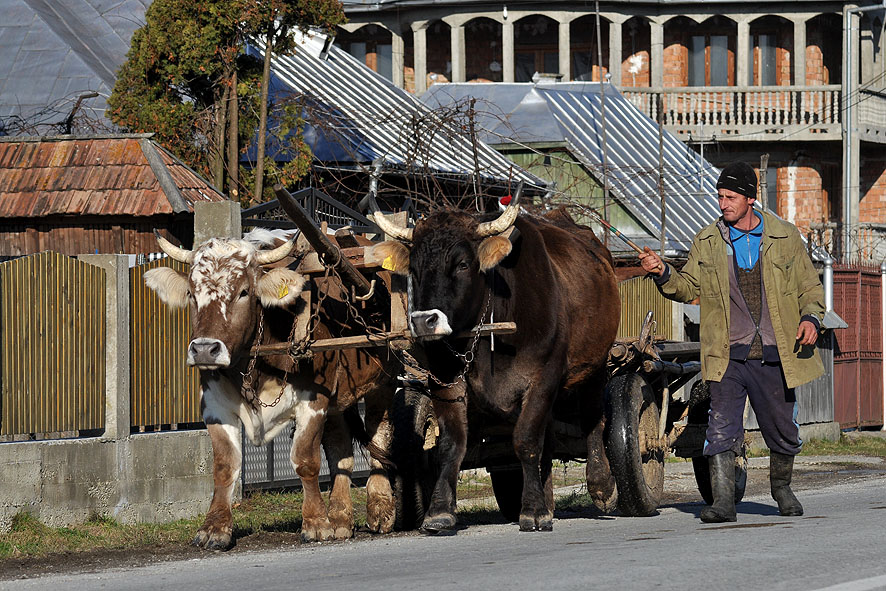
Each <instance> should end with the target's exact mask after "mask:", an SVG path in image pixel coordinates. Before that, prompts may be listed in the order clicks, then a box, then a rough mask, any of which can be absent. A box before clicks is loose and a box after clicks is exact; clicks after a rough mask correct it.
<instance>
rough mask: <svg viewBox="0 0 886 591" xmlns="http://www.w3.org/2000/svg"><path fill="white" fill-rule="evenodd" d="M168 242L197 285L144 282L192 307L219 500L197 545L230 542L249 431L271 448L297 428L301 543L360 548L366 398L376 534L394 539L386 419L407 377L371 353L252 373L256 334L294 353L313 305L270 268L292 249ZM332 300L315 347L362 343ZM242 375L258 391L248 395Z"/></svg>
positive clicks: (168, 275)
mask: <svg viewBox="0 0 886 591" xmlns="http://www.w3.org/2000/svg"><path fill="white" fill-rule="evenodd" d="M158 240H159V242H160V246H161V248H162V249H163V250H164V251H165V252H166V253H167V254H168V255H169V256H170V257H172V258H174V259H176V260H178V261H182V262H185V263H190V264H191V269H190V273H189V274H188V276H187V277H185V276H184V275H181V274H179V273H177V272H176V271H173V270H172V269H169V268H164V267H161V268H158V269H154V270H151V271H149V272H148V273H145V283H146V284H147V285H148V286H149V287H150V288H151V289H153V290H154V291H155V292H157V294H158V295H159V296H160V298H161V299H162V300H163V301H164V302H165V303H167V304H168V305H170V306H180V307H184V306H187V305H190V309H191V328H192V340H191V342H190V346H189V347H188V364H189V365H193V366H196V367H198V368H199V369H200V384H201V388H202V402H201V407H202V411H203V418H204V421H205V422H206V427H207V429H208V431H209V436H210V438H211V440H212V451H213V455H214V463H213V477H214V480H215V490H214V493H213V496H212V503H211V505H210V508H209V512H208V513H207V515H206V520H205V521H204V523H203V525H202V527H200V529H199V531H198V532H197V535H196V537H195V538H194V544H196V545H198V546H202V547H204V548H207V549H224V548H228V547H229V546H230V545H231V543H232V539H231V534H232V516H231V496H232V494H233V491H234V486H235V484H236V482H237V480H238V478H239V474H240V469H241V461H242V450H241V445H240V426H241V425H243V427H244V429H245V432H246V435H247V436H248V437H249V439H250V440H251V441H252V442H253V443H254V444H255V445H263V444H265V443H267V442H268V441H270V440H271V439H272V438H273V437H274V436H275V435H276V434H277V433H279V432H280V431H281V430H282V429H284V428H285V427H286V426H287V425H289V424H290V421H293V420H294V421H295V432H294V435H293V440H292V449H291V453H290V461H291V462H292V465H293V467H294V468H295V472H296V473H297V474H298V476H299V478H300V479H301V482H302V485H303V487H304V501H303V505H302V538H303V539H304V540H306V541H316V540H327V539H333V538H335V539H341V538H349V537H351V536H352V535H353V531H354V510H353V506H352V503H351V496H350V484H351V473H352V470H353V467H354V458H353V445H352V442H351V435H352V433H353V429H354V428H355V427H357V428H359V429H361V430H362V428H363V426H362V423H361V424H358V423H359V415H358V414H357V413H356V403H357V401H358V399H360V398H363V399H364V400H365V403H366V419H365V420H366V425H365V431H363V437H364V443H366V444H367V447H368V449H369V450H370V453H371V454H372V458H371V460H370V466H371V470H372V472H371V475H370V477H369V481H368V483H367V486H366V489H367V496H368V499H367V524H368V526H369V529H371V530H372V531H375V532H383V533H385V532H389V531H391V529H392V527H393V524H394V501H393V496H392V491H391V486H390V482H389V480H388V478H387V476H386V474H385V470H384V466H383V462H384V459H385V456H384V452H386V451H387V450H388V448H389V445H390V439H391V429H390V425H389V422H388V415H387V412H388V408H389V407H390V401H391V396H392V393H393V391H394V383H393V376H396V373H397V369H396V368H395V367H390V362H389V361H380V360H379V359H378V358H377V357H375V356H373V355H371V354H370V353H367V351H366V350H356V349H350V350H346V351H333V352H326V353H323V354H316V355H315V356H314V358H313V361H302V362H300V363H298V364H296V365H295V366H293V365H292V360H291V359H290V358H289V356H288V355H274V356H267V357H260V358H258V359H257V361H256V363H255V366H254V368H253V369H252V370H251V371H250V370H249V369H248V367H249V363H248V362H249V350H250V348H251V346H252V345H253V344H254V343H255V342H256V333H257V331H260V333H259V334H260V341H261V344H265V345H266V344H273V343H280V342H286V341H287V340H288V339H289V336H290V330H291V327H292V324H293V320H294V313H295V312H296V311H297V306H298V305H299V304H300V305H301V306H304V302H303V301H302V300H301V299H300V298H299V292H301V290H302V286H303V285H304V283H305V279H304V277H302V276H301V275H300V274H299V273H297V272H295V271H293V270H290V269H288V268H284V267H277V268H271V269H268V268H266V267H264V265H267V264H270V263H273V262H275V261H280V260H281V259H283V258H284V257H286V256H287V255H288V253H289V252H290V250H291V247H292V243H286V244H283V245H282V246H279V247H278V248H276V249H274V250H271V251H262V250H258V249H257V248H256V246H254V245H253V244H252V243H251V242H249V241H246V240H233V239H211V240H209V241H208V242H206V243H204V244H203V245H201V246H200V247H199V248H197V249H196V250H194V251H193V252H192V251H187V250H183V249H181V248H178V247H175V246H173V245H172V244H170V243H169V242H167V241H165V240H163V239H162V238H159V237H158ZM288 260H290V261H291V259H288ZM320 287H321V288H326V287H327V286H326V285H323V286H320ZM330 291H331V293H330V296H329V298H328V299H326V301H325V302H324V304H323V307H322V310H321V314H320V317H319V318H320V324H319V325H318V326H317V328H316V330H315V332H314V333H313V338H317V339H320V338H328V337H332V336H346V335H347V334H351V333H353V331H352V330H351V329H349V327H348V326H346V325H344V324H343V320H342V319H346V318H347V317H348V316H347V313H346V310H344V309H342V306H343V304H342V302H341V301H340V298H339V299H336V298H337V297H338V296H336V292H335V290H330ZM381 291H383V288H381ZM381 299H383V298H381ZM374 300H375V301H376V302H377V301H379V297H377V298H375V299H374ZM370 305H371V304H370ZM364 313H365V314H367V316H368V315H369V312H368V311H364ZM334 318H338V319H339V321H334V320H333V319H334ZM244 373H245V374H247V378H246V379H247V380H250V379H251V380H252V384H253V390H254V391H253V392H250V390H249V389H246V390H244V389H243V382H244ZM355 419H356V420H355ZM321 442H322V444H323V447H324V449H325V451H326V457H327V461H328V464H329V467H330V473H331V476H332V477H333V488H332V492H331V493H330V497H329V507H328V510H327V507H326V504H325V503H324V501H323V499H322V498H321V496H320V487H319V482H318V477H319V475H320V466H321V457H320V445H321Z"/></svg>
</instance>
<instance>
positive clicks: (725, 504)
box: [701, 451, 736, 523]
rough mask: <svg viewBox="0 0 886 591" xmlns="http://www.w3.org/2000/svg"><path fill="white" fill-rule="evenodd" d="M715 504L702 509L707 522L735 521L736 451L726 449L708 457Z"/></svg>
mask: <svg viewBox="0 0 886 591" xmlns="http://www.w3.org/2000/svg"><path fill="white" fill-rule="evenodd" d="M708 466H709V467H710V469H711V492H712V493H713V495H714V504H713V505H711V506H710V507H705V508H704V509H702V510H701V520H702V521H704V522H705V523H723V522H724V521H735V520H736V517H735V452H733V451H724V452H723V453H719V454H717V455H715V456H710V457H709V458H708Z"/></svg>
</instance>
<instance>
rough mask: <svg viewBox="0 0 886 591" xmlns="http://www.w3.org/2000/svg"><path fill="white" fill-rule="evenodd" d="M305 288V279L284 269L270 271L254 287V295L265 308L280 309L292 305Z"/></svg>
mask: <svg viewBox="0 0 886 591" xmlns="http://www.w3.org/2000/svg"><path fill="white" fill-rule="evenodd" d="M304 286H305V278H304V276H303V275H301V274H300V273H296V272H295V271H293V270H291V269H287V268H285V267H278V268H276V269H271V270H270V271H268V272H267V273H265V274H264V275H263V276H262V277H261V278H260V279H259V280H258V284H257V285H256V294H257V295H258V299H259V300H260V301H261V305H262V306H264V307H265V308H274V307H278V308H282V307H284V306H288V305H289V304H291V303H293V302H294V301H295V300H296V299H297V298H298V294H299V293H301V290H302V288H303V287H304Z"/></svg>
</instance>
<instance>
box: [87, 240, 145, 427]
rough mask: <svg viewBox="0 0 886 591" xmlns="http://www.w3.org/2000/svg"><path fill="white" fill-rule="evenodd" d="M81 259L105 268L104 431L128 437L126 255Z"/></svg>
mask: <svg viewBox="0 0 886 591" xmlns="http://www.w3.org/2000/svg"><path fill="white" fill-rule="evenodd" d="M78 258H79V259H80V260H81V261H83V262H85V263H89V264H90V265H95V266H96V267H101V268H102V269H104V270H105V434H104V437H103V438H104V439H112V440H117V439H125V438H126V437H129V433H130V426H131V418H132V410H131V406H132V405H131V397H130V383H131V382H130V379H131V373H130V372H131V367H130V359H129V343H130V334H129V328H130V321H129V256H127V255H125V254H124V255H120V254H85V255H80V256H79V257H78Z"/></svg>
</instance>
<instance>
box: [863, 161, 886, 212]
mask: <svg viewBox="0 0 886 591" xmlns="http://www.w3.org/2000/svg"><path fill="white" fill-rule="evenodd" d="M859 193H860V194H861V203H860V204H859V211H858V221H859V222H862V223H864V222H867V223H879V224H883V223H886V148H872V147H866V148H865V150H864V153H863V154H862V157H861V173H860V182H859Z"/></svg>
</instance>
